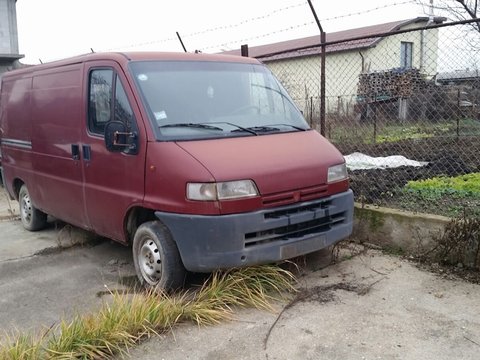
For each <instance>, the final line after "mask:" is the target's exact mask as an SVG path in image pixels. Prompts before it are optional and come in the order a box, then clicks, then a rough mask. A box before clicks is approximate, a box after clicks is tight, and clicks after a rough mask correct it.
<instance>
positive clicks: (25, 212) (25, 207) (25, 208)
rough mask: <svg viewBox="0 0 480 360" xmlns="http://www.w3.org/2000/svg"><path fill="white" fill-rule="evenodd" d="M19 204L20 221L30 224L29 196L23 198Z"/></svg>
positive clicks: (30, 207) (30, 205)
mask: <svg viewBox="0 0 480 360" xmlns="http://www.w3.org/2000/svg"><path fill="white" fill-rule="evenodd" d="M21 204H22V205H21V211H22V219H23V220H24V221H25V222H26V223H30V221H31V220H32V202H31V201H30V196H28V194H25V195H24V196H23V198H22V202H21Z"/></svg>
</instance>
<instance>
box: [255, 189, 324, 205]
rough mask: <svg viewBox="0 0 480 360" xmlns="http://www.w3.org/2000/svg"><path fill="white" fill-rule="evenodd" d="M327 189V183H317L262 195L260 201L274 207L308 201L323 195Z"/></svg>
mask: <svg viewBox="0 0 480 360" xmlns="http://www.w3.org/2000/svg"><path fill="white" fill-rule="evenodd" d="M327 190H328V186H327V185H317V186H311V187H308V188H303V189H300V190H297V191H287V192H283V193H277V194H270V195H265V196H263V198H262V203H263V206H264V207H274V206H275V207H276V206H283V205H288V204H293V203H296V202H304V201H310V200H314V199H319V198H322V197H324V196H325V195H326V193H327Z"/></svg>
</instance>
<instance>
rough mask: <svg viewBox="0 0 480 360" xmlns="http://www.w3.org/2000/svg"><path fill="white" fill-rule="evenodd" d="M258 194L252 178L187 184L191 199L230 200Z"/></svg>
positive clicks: (188, 196)
mask: <svg viewBox="0 0 480 360" xmlns="http://www.w3.org/2000/svg"><path fill="white" fill-rule="evenodd" d="M258 195H259V194H258V190H257V187H256V186H255V183H254V182H253V181H252V180H237V181H225V182H217V183H188V184H187V199H189V200H203V201H215V200H230V199H241V198H247V197H252V196H258Z"/></svg>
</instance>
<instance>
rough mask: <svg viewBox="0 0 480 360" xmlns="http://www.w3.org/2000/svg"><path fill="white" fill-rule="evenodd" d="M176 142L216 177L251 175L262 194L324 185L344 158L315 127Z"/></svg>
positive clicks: (225, 179)
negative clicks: (296, 130) (333, 168)
mask: <svg viewBox="0 0 480 360" xmlns="http://www.w3.org/2000/svg"><path fill="white" fill-rule="evenodd" d="M177 145H178V146H179V147H181V148H182V149H183V150H185V151H186V152H187V153H189V154H190V155H191V156H192V157H194V158H195V159H196V160H197V161H198V162H200V163H201V164H202V165H203V166H204V167H205V168H206V169H207V170H208V171H209V172H210V173H211V174H212V176H213V178H214V179H215V181H217V182H219V181H230V180H246V179H251V180H253V181H254V182H255V184H256V185H257V188H258V190H259V192H260V194H261V195H263V196H265V195H270V194H275V193H281V192H285V191H292V190H299V189H304V188H308V187H313V186H318V185H324V184H326V183H327V169H328V167H329V166H332V165H336V164H341V163H343V162H344V159H343V156H342V154H341V153H340V152H339V151H338V150H337V149H336V148H335V147H334V146H333V145H332V144H330V143H329V142H328V140H326V139H325V138H324V137H323V136H321V135H320V134H319V133H318V132H316V131H314V130H308V131H301V132H294V133H292V132H289V133H281V134H278V133H277V134H271V135H261V136H248V137H238V138H228V139H213V140H202V141H182V142H177Z"/></svg>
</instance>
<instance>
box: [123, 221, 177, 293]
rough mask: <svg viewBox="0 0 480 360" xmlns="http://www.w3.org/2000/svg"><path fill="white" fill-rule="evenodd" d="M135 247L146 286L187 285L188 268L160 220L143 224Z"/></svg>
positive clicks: (135, 258)
mask: <svg viewBox="0 0 480 360" xmlns="http://www.w3.org/2000/svg"><path fill="white" fill-rule="evenodd" d="M132 251H133V262H134V264H135V271H136V273H137V276H138V278H139V280H140V283H141V284H142V285H143V286H145V287H146V288H157V289H160V290H165V291H170V290H176V289H179V288H181V287H182V286H183V284H184V282H185V275H186V270H185V268H184V266H183V263H182V260H181V258H180V253H179V252H178V248H177V245H176V244H175V242H174V240H173V238H172V235H171V234H170V231H169V230H168V229H167V227H166V226H165V225H163V224H162V223H160V222H159V221H149V222H146V223H144V224H142V225H140V227H139V228H138V229H137V231H136V233H135V237H134V239H133V246H132Z"/></svg>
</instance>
